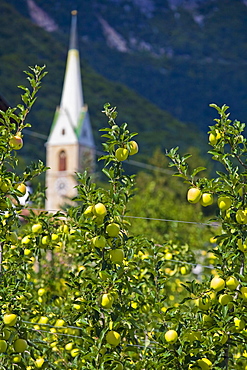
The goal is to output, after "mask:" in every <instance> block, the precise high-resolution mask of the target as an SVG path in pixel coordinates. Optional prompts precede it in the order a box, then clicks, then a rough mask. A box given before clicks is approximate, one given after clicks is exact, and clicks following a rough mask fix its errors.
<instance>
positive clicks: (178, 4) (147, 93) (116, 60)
mask: <svg viewBox="0 0 247 370" xmlns="http://www.w3.org/2000/svg"><path fill="white" fill-rule="evenodd" d="M10 2H11V3H12V4H14V5H15V6H16V7H17V8H18V9H20V10H21V11H22V12H24V13H25V14H26V15H28V9H27V5H26V4H27V3H26V1H24V0H10ZM35 3H36V4H37V5H39V6H40V8H42V9H44V10H45V11H46V12H47V14H49V16H51V17H52V18H53V19H54V21H55V22H56V24H57V25H58V27H59V31H58V32H57V37H61V38H62V37H63V36H64V35H65V34H66V32H68V30H69V24H70V17H69V16H68V14H69V12H70V10H71V9H72V7H73V6H74V1H67V0H47V1H46V2H43V0H36V1H35ZM78 10H79V32H80V35H81V48H82V50H83V57H84V58H85V60H87V62H88V63H89V64H90V65H91V66H92V67H93V68H94V69H95V70H96V71H97V72H98V73H100V74H102V75H103V76H105V77H106V78H108V79H110V80H112V81H117V82H121V83H123V84H125V85H126V86H128V87H130V88H132V89H133V90H135V91H136V92H138V93H139V94H141V95H142V96H144V97H145V98H147V99H148V100H150V101H151V102H153V103H154V104H156V105H158V106H159V107H160V108H161V109H163V110H167V111H169V112H170V113H172V114H173V115H175V116H176V117H177V118H179V119H180V120H182V121H185V122H194V123H195V124H196V125H198V126H199V127H200V129H201V130H203V131H204V132H205V131H206V130H207V127H208V125H209V124H211V120H212V118H213V115H212V113H211V110H210V109H209V108H208V104H209V103H211V102H215V103H218V104H224V103H226V104H228V105H230V107H231V111H232V114H233V117H234V118H235V117H236V118H239V119H241V120H244V119H245V117H246V114H247V108H246V107H247V105H246V80H247V69H246V59H247V34H246V31H245V29H246V19H247V6H246V1H244V0H234V1H233V0H163V1H161V0H132V1H130V0H91V1H90V2H88V0H81V1H79V2H78Z"/></svg>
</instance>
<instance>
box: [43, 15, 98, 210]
mask: <svg viewBox="0 0 247 370" xmlns="http://www.w3.org/2000/svg"><path fill="white" fill-rule="evenodd" d="M46 147H47V166H48V167H50V168H51V169H50V170H48V171H47V176H46V182H47V185H46V186H47V204H46V208H47V209H58V208H59V207H60V205H61V204H62V203H63V202H64V199H63V197H64V196H67V197H71V196H74V195H75V189H69V188H68V178H70V184H71V186H72V185H74V186H75V185H76V184H75V180H73V181H72V180H71V178H72V177H73V178H74V173H75V172H77V171H82V170H83V169H85V167H88V166H89V167H92V166H93V162H94V156H95V153H94V140H93V134H92V129H91V124H90V119H89V113H88V107H87V105H85V104H84V99H83V91H82V83H81V70H80V56H79V50H78V40H77V11H75V10H74V11H72V20H71V30H70V43H69V50H68V56H67V62H66V69H65V76H64V83H63V88H62V95H61V102H60V106H59V107H58V108H57V110H56V113H55V116H54V120H53V123H52V127H51V132H50V135H49V137H48V141H47V144H46ZM85 162H87V165H86V166H85ZM56 184H57V192H56V191H55V190H54V189H55V188H56V186H55V185H56ZM59 184H60V185H59ZM65 184H66V186H65ZM59 186H60V188H59ZM74 186H73V187H74ZM52 188H53V191H52ZM65 189H66V190H65ZM67 189H68V190H67ZM58 193H59V194H58ZM57 194H58V195H57ZM54 196H55V198H59V199H57V200H55V199H54Z"/></svg>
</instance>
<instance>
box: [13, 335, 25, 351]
mask: <svg viewBox="0 0 247 370" xmlns="http://www.w3.org/2000/svg"><path fill="white" fill-rule="evenodd" d="M13 347H14V350H15V351H16V352H18V353H22V352H24V351H26V349H27V341H26V340H25V339H21V338H18V339H16V340H15V341H14V344H13Z"/></svg>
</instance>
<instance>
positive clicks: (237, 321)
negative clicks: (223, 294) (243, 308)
mask: <svg viewBox="0 0 247 370" xmlns="http://www.w3.org/2000/svg"><path fill="white" fill-rule="evenodd" d="M233 321H234V325H235V329H236V330H238V331H241V330H243V329H244V327H245V321H244V320H243V319H239V318H238V317H234V319H233Z"/></svg>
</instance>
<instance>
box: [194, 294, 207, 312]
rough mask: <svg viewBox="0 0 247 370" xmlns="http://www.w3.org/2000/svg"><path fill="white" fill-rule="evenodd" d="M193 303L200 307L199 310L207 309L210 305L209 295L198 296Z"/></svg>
mask: <svg viewBox="0 0 247 370" xmlns="http://www.w3.org/2000/svg"><path fill="white" fill-rule="evenodd" d="M195 305H196V306H197V307H198V308H200V310H203V311H207V310H208V309H209V308H210V307H211V301H210V299H209V297H200V298H197V299H195Z"/></svg>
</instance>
